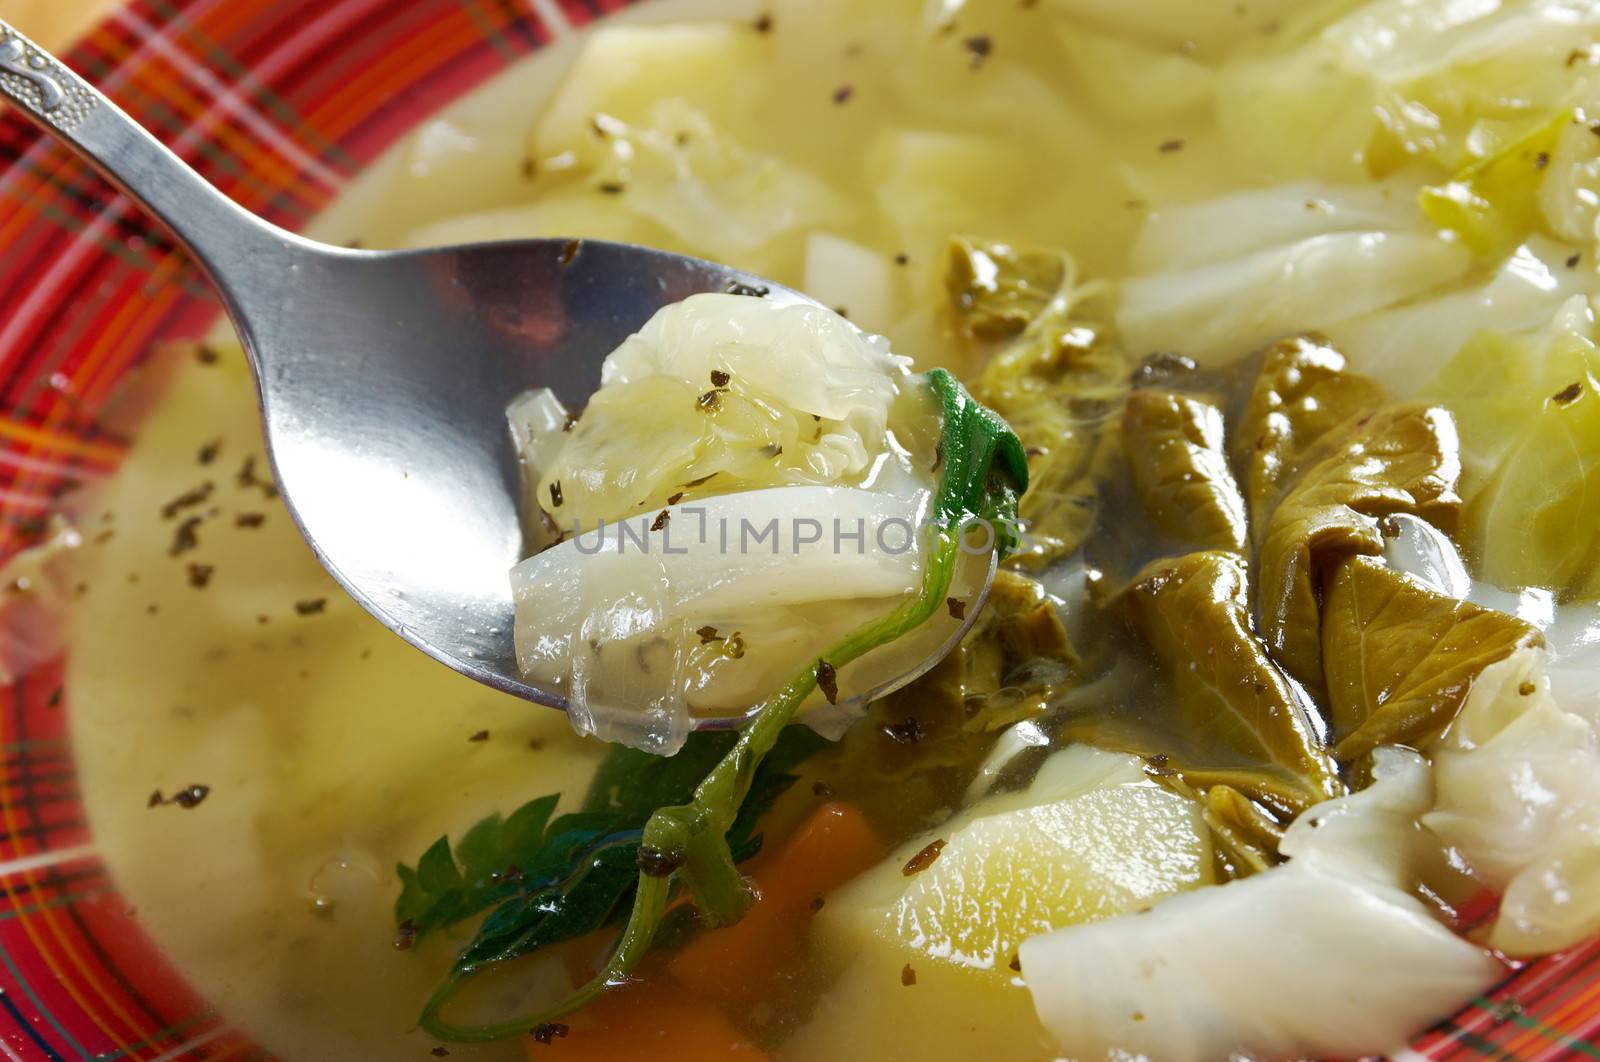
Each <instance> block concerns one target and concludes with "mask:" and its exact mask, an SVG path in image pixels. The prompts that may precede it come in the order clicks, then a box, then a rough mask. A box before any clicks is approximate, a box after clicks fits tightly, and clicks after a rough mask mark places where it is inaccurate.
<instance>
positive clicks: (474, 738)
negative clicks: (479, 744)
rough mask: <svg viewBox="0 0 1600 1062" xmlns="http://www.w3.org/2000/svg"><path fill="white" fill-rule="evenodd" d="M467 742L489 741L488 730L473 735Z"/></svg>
mask: <svg viewBox="0 0 1600 1062" xmlns="http://www.w3.org/2000/svg"><path fill="white" fill-rule="evenodd" d="M467 740H468V741H488V740H489V732H488V731H487V730H479V731H476V732H474V733H473V735H472V736H471V737H469V738H467Z"/></svg>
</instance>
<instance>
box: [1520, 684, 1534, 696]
mask: <svg viewBox="0 0 1600 1062" xmlns="http://www.w3.org/2000/svg"><path fill="white" fill-rule="evenodd" d="M1538 691H1539V687H1538V686H1536V685H1534V684H1533V683H1532V682H1524V683H1523V684H1522V685H1520V686H1518V687H1517V692H1518V693H1520V694H1522V695H1523V696H1524V697H1532V696H1533V695H1534V694H1535V693H1537V692H1538Z"/></svg>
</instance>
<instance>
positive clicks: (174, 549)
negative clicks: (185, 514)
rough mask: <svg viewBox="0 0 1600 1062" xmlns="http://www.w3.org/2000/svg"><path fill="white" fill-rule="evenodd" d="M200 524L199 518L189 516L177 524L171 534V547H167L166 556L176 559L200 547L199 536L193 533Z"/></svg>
mask: <svg viewBox="0 0 1600 1062" xmlns="http://www.w3.org/2000/svg"><path fill="white" fill-rule="evenodd" d="M200 523H201V518H200V517H198V516H191V517H189V518H187V519H186V520H184V521H183V523H181V524H179V525H178V529H177V530H176V531H174V532H173V535H172V545H170V546H168V547H167V555H168V556H171V557H177V556H181V555H183V554H185V553H187V552H189V551H190V550H191V549H195V548H197V547H198V546H199V545H200V536H199V535H196V534H195V533H194V532H195V528H197V527H199V526H200Z"/></svg>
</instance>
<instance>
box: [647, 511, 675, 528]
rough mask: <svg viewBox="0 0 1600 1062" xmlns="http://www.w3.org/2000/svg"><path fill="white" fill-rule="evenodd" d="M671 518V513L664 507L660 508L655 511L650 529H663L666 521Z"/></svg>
mask: <svg viewBox="0 0 1600 1062" xmlns="http://www.w3.org/2000/svg"><path fill="white" fill-rule="evenodd" d="M671 519H672V514H671V513H669V512H667V511H666V510H665V509H662V510H661V511H660V512H659V513H656V518H655V520H654V521H653V522H652V523H651V524H650V530H652V531H661V530H664V529H665V528H666V526H667V521H668V520H671Z"/></svg>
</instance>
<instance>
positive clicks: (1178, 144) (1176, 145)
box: [1156, 136, 1184, 155]
mask: <svg viewBox="0 0 1600 1062" xmlns="http://www.w3.org/2000/svg"><path fill="white" fill-rule="evenodd" d="M1183 145H1184V139H1183V137H1181V136H1179V137H1173V138H1172V139H1171V140H1163V141H1162V142H1161V143H1160V144H1159V145H1157V146H1156V150H1157V151H1159V152H1161V153H1162V154H1163V155H1170V154H1172V153H1173V152H1174V151H1182V150H1183Z"/></svg>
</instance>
